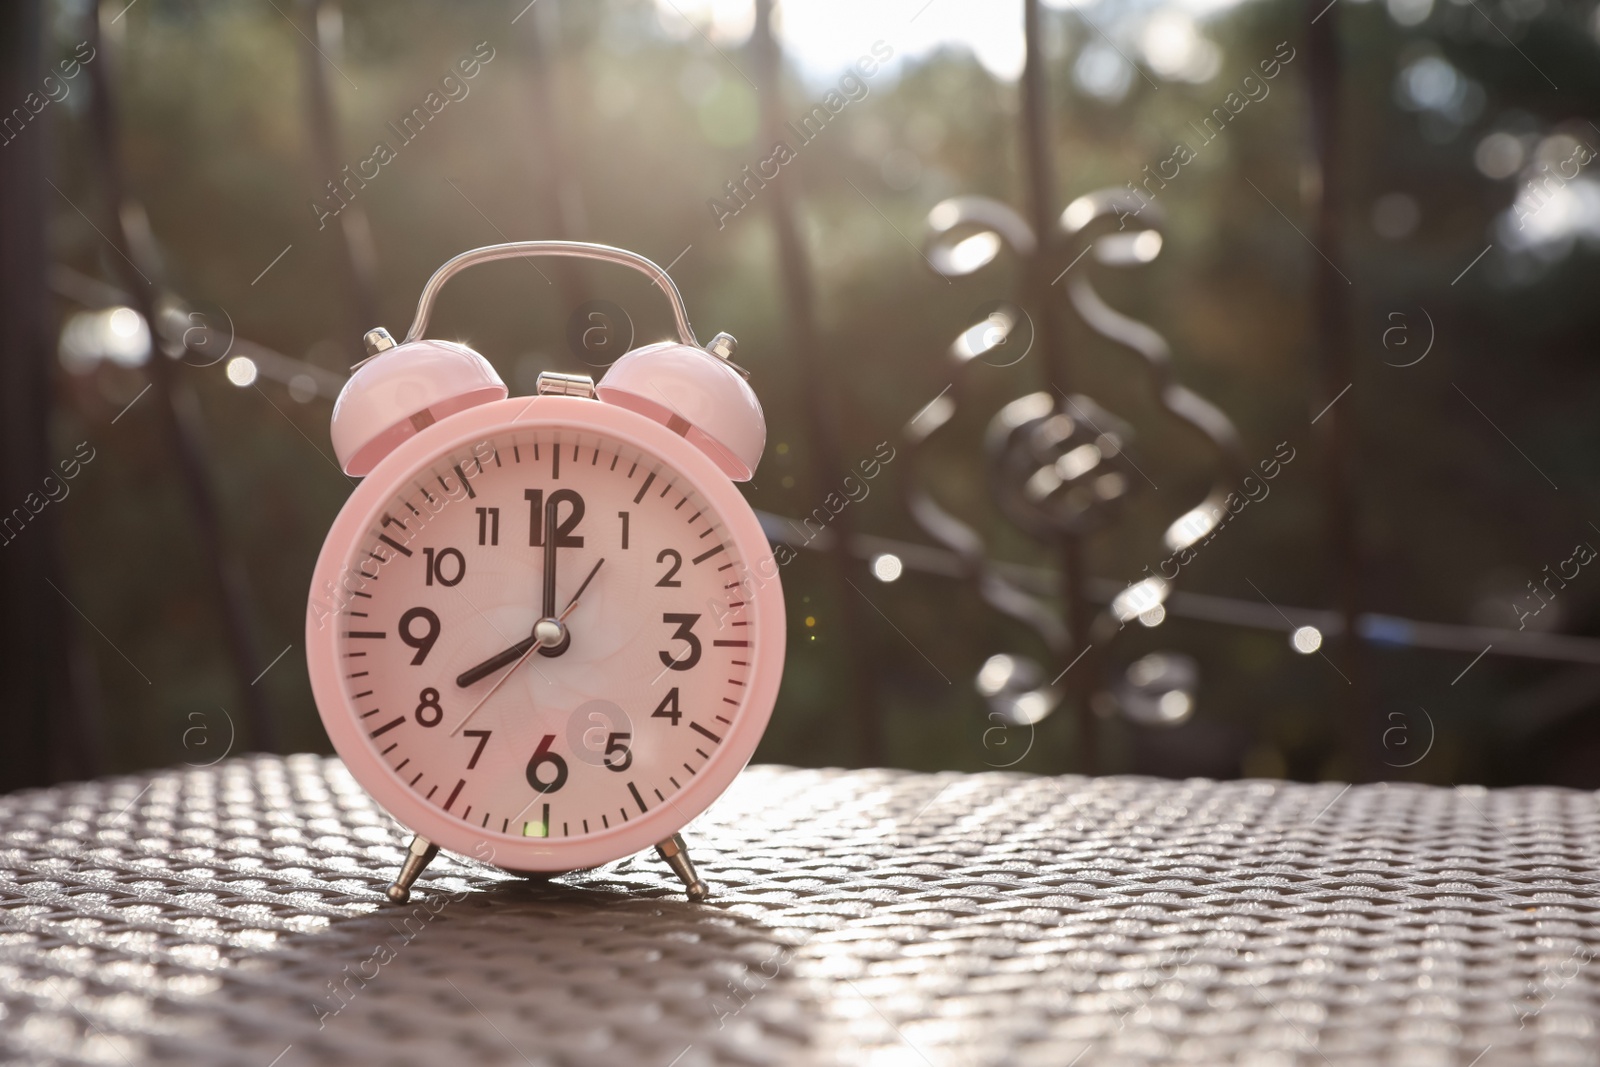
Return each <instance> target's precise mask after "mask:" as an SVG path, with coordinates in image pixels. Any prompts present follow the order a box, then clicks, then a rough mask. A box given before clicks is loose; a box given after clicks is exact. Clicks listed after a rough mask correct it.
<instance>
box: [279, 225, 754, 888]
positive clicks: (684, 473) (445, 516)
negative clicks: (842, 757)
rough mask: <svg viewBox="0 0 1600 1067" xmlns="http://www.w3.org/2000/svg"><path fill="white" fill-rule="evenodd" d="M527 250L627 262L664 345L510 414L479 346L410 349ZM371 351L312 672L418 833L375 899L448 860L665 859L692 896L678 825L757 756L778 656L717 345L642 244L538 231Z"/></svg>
mask: <svg viewBox="0 0 1600 1067" xmlns="http://www.w3.org/2000/svg"><path fill="white" fill-rule="evenodd" d="M534 255H561V256H576V257H581V258H589V259H600V260H605V261H609V262H613V263H621V264H625V265H627V266H631V267H634V268H636V269H638V270H640V271H643V272H644V273H645V274H647V275H649V276H650V277H651V279H652V280H653V281H654V282H655V283H656V284H657V285H658V286H659V287H660V288H661V290H662V291H663V292H664V293H666V295H667V297H668V299H669V300H670V301H671V303H672V308H673V312H674V315H675V318H676V321H677V330H678V334H679V341H678V342H661V343H658V344H652V345H646V346H645V347H643V348H638V349H635V350H633V351H631V352H629V353H627V354H626V355H624V356H622V357H621V358H620V359H618V360H617V361H616V362H615V363H614V364H612V365H611V367H610V368H609V369H608V370H607V371H606V373H605V375H604V376H603V377H602V378H601V380H600V382H599V384H598V385H596V384H595V383H594V382H593V381H592V380H591V379H590V378H588V377H586V376H580V375H568V374H551V373H546V374H541V375H540V376H539V379H538V389H537V395H535V396H531V397H516V398H509V399H508V398H507V390H506V387H505V385H504V384H503V383H502V382H501V380H500V378H499V376H498V375H496V373H495V371H494V368H493V367H491V366H490V365H489V362H488V361H487V360H486V359H484V358H483V357H482V356H481V355H479V354H478V353H477V352H474V351H473V350H472V349H470V348H468V347H466V346H465V345H461V344H456V343H452V342H448V341H436V340H427V339H424V338H423V336H422V335H423V332H424V330H425V329H426V328H427V323H428V317H429V313H430V311H431V309H432V306H433V302H434V300H435V298H436V297H437V295H438V292H439V290H440V288H441V287H442V286H443V285H444V283H445V282H446V281H447V280H448V279H449V278H450V277H451V276H452V275H454V274H455V273H457V272H458V271H460V270H462V269H463V268H465V267H468V266H471V265H473V264H476V263H483V262H487V261H490V260H495V259H504V258H508V257H513V256H534ZM366 342H367V349H368V352H369V353H370V355H369V357H368V358H367V359H366V360H364V361H363V362H361V363H360V364H358V365H357V368H356V370H355V372H354V373H353V374H352V376H351V378H350V380H349V381H348V382H347V383H346V384H345V387H344V389H343V391H342V392H341V393H340V395H339V399H338V402H337V403H336V404H335V405H334V409H333V425H332V434H333V444H334V449H335V451H336V452H337V454H338V457H339V463H340V465H341V466H342V467H343V469H344V471H345V472H346V473H347V474H350V475H355V476H360V477H362V478H363V481H362V482H361V484H360V485H359V486H358V487H357V488H356V490H355V492H354V493H352V494H351V496H350V499H349V500H348V501H347V502H346V503H345V505H344V507H343V508H342V509H341V510H340V512H339V516H338V518H337V519H336V520H335V521H334V523H333V528H332V529H331V530H330V531H329V532H328V538H327V540H326V541H325V542H324V543H323V546H322V552H321V554H320V555H319V556H318V558H317V566H316V571H315V574H314V576H313V578H312V583H311V594H310V598H309V605H308V614H307V619H306V659H307V663H308V665H309V667H310V673H311V688H312V692H313V694H314V695H315V697H316V702H317V708H318V710H319V711H320V713H321V715H322V722H323V725H324V726H325V727H326V728H327V731H328V736H329V737H330V738H331V739H332V741H333V745H334V748H335V749H337V750H338V752H339V755H340V756H341V757H342V758H343V760H344V762H345V765H346V766H347V767H348V768H349V769H350V773H351V774H352V775H354V776H355V778H356V780H357V781H358V782H360V783H361V784H362V786H363V787H365V788H366V790H367V791H368V792H369V793H371V794H372V796H373V798H374V799H375V800H377V801H378V803H379V804H381V805H382V806H383V807H384V808H385V809H386V810H387V811H388V812H389V814H390V815H392V816H393V817H394V818H395V819H397V820H398V821H399V822H400V823H402V824H403V825H404V826H406V827H407V828H409V829H410V830H412V831H413V832H414V833H415V835H416V836H415V837H414V838H413V840H412V842H411V845H410V848H409V851H408V853H407V856H406V860H405V863H404V864H403V866H402V867H401V870H400V873H399V875H398V877H397V878H396V879H395V881H394V883H393V884H392V885H391V886H390V887H389V889H388V896H389V898H390V899H391V900H393V901H395V902H397V903H404V902H405V901H406V900H407V899H408V898H409V895H410V889H411V886H412V884H413V883H414V882H415V881H416V879H417V877H418V876H419V875H420V874H421V873H422V871H423V869H424V868H425V867H426V866H427V864H428V862H429V861H430V860H432V858H433V857H434V855H436V854H437V852H438V850H439V849H440V848H441V847H442V848H447V849H450V850H451V851H453V852H457V853H461V854H464V855H468V856H472V857H475V858H477V859H480V860H483V861H485V862H489V863H493V864H495V865H497V866H499V867H502V868H505V869H508V870H512V871H519V872H530V873H532V872H549V873H553V872H563V871H573V870H578V869H582V868H588V867H595V866H598V865H600V864H603V863H607V862H609V861H611V860H615V859H619V858H621V857H624V856H628V855H631V854H632V853H634V852H637V851H639V850H641V849H643V848H645V847H647V846H651V845H653V846H655V847H656V850H657V851H658V853H659V854H660V855H661V857H662V858H663V859H664V860H666V862H667V863H668V865H669V866H670V867H671V868H672V869H673V871H674V872H675V873H676V874H677V875H678V876H679V877H680V878H682V880H683V881H684V883H685V884H686V885H687V887H688V891H689V896H690V897H691V899H696V900H700V899H704V898H705V897H706V895H707V889H706V886H705V883H704V882H703V881H702V880H701V879H700V877H699V875H698V874H697V872H696V870H695V868H694V865H693V864H692V863H691V862H690V860H689V856H688V853H687V851H686V850H685V847H684V843H683V839H682V837H681V836H679V833H678V831H679V830H680V829H682V828H683V827H684V825H685V824H687V823H688V822H689V821H690V820H692V819H693V818H694V817H695V816H697V815H699V814H700V813H701V812H702V811H704V810H705V809H706V807H707V806H708V805H710V804H711V802H712V801H713V800H715V799H716V798H717V797H718V796H720V795H721V794H722V792H723V791H724V790H725V789H727V787H728V785H729V784H730V783H731V782H732V781H733V779H734V777H735V776H736V775H737V774H738V773H739V772H740V771H741V770H742V769H743V768H744V766H745V764H746V763H747V762H748V761H749V759H750V757H751V754H752V753H754V751H755V748H756V744H757V743H758V742H759V741H760V740H761V736H762V733H763V732H764V731H765V729H766V725H767V720H768V717H769V716H770V715H771V712H772V706H773V702H774V701H775V699H776V697H777V693H778V685H779V681H780V679H781V677H782V674H783V659H784V608H783V590H782V587H781V585H780V584H779V581H778V565H777V563H776V561H775V560H774V559H773V555H772V550H771V547H770V546H769V544H768V542H767V539H766V537H765V535H764V534H763V533H762V530H761V526H760V523H759V522H758V521H757V519H756V516H755V513H754V512H753V511H752V510H751V508H750V506H749V505H748V504H747V503H746V502H745V499H744V497H743V496H742V495H741V494H740V492H739V490H738V489H737V487H736V486H735V485H734V482H736V481H744V480H747V479H749V478H750V476H751V474H752V473H753V472H754V470H755V467H756V464H757V463H758V462H759V460H760V457H761V452H762V449H763V447H764V446H765V442H766V423H765V420H764V418H763V416H762V413H761V405H760V403H759V402H758V401H757V400H756V396H755V393H754V392H752V391H751V389H750V386H749V385H748V383H747V382H746V381H745V377H746V376H745V374H744V372H743V371H742V370H741V369H740V368H738V367H737V366H736V365H734V364H733V363H732V362H731V356H732V354H733V348H734V341H733V338H732V337H730V336H728V335H727V334H718V335H717V337H716V338H714V339H713V340H712V341H711V343H710V344H709V345H706V346H702V345H701V344H700V343H699V342H698V341H697V340H696V339H695V335H694V331H693V330H692V328H691V327H690V325H689V321H688V316H687V314H686V312H685V309H684V306H683V298H682V297H681V296H680V295H679V293H678V289H677V286H676V285H674V284H673V282H672V280H671V278H669V277H668V276H667V274H666V272H665V271H663V270H662V269H661V268H660V267H658V266H656V264H654V263H653V262H651V261H650V260H648V259H645V258H644V257H643V256H639V255H635V254H634V253H632V252H627V251H624V250H622V249H618V248H611V247H608V246H605V245H594V244H586V243H579V242H568V241H527V242H515V243H511V244H503V245H493V246H490V247H487V248H479V249H475V250H473V251H470V252H466V253H463V254H462V255H459V256H457V257H455V258H454V259H452V260H450V261H449V262H448V263H446V264H445V265H444V266H443V267H441V268H440V269H439V270H438V271H437V272H436V273H435V274H434V276H433V277H432V278H431V279H429V281H428V284H427V286H426V287H425V288H424V289H423V292H422V296H421V299H420V300H419V302H418V305H417V313H416V318H415V320H414V321H413V322H412V324H411V329H410V331H409V332H408V333H407V335H406V339H405V341H404V342H403V343H401V344H399V345H396V344H395V342H394V340H393V339H392V338H391V337H390V336H389V334H388V333H387V332H386V331H384V330H381V329H379V330H373V331H371V332H370V333H368V334H367V337H366Z"/></svg>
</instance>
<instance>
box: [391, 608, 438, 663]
mask: <svg viewBox="0 0 1600 1067" xmlns="http://www.w3.org/2000/svg"><path fill="white" fill-rule="evenodd" d="M418 621H421V622H422V624H423V631H422V633H420V634H418V633H413V632H412V631H413V629H415V623H417V622H418ZM400 640H402V641H404V642H405V643H406V644H407V645H410V646H411V647H412V648H414V649H416V650H417V654H416V655H415V656H412V657H411V665H412V666H413V667H415V666H418V665H419V664H421V663H422V661H423V660H425V659H427V658H428V653H429V652H431V651H432V650H433V643H434V642H435V641H437V640H439V616H437V615H435V614H434V613H433V612H431V611H429V610H428V609H427V608H412V609H411V610H410V611H408V612H406V613H405V614H404V615H402V616H400Z"/></svg>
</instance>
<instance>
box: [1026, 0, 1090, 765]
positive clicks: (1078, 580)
mask: <svg viewBox="0 0 1600 1067" xmlns="http://www.w3.org/2000/svg"><path fill="white" fill-rule="evenodd" d="M1042 17H1043V15H1042V12H1041V11H1040V6H1039V0H1024V2H1023V6H1022V33H1023V38H1024V41H1025V54H1024V66H1023V69H1022V129H1021V131H1020V132H1021V134H1022V150H1023V173H1024V177H1025V180H1026V184H1027V189H1026V193H1027V208H1028V223H1029V225H1031V226H1032V227H1033V232H1034V233H1035V234H1037V235H1038V239H1039V244H1038V248H1037V250H1036V251H1035V252H1034V254H1033V256H1031V257H1030V258H1028V259H1027V260H1026V261H1025V272H1026V276H1025V281H1024V286H1025V291H1026V292H1027V294H1028V305H1029V306H1030V307H1032V308H1034V309H1035V314H1036V315H1037V316H1038V343H1039V348H1040V350H1041V351H1042V352H1043V353H1044V357H1045V361H1046V367H1047V371H1048V373H1049V375H1050V384H1051V385H1052V386H1053V387H1054V388H1052V389H1051V392H1052V393H1053V394H1054V395H1055V396H1056V397H1057V406H1058V407H1062V406H1064V403H1065V402H1064V401H1063V400H1061V398H1060V394H1061V393H1063V392H1067V393H1070V392H1071V391H1072V361H1071V355H1070V353H1069V352H1068V350H1067V343H1066V334H1065V330H1064V329H1063V324H1062V321H1061V315H1060V312H1059V310H1058V305H1057V303H1056V299H1055V298H1056V297H1057V296H1058V295H1059V294H1055V293H1052V292H1051V287H1050V277H1049V274H1050V269H1051V265H1052V264H1053V263H1054V262H1055V261H1056V259H1057V258H1058V256H1057V254H1056V253H1057V251H1058V250H1059V248H1060V239H1059V238H1058V236H1057V235H1058V234H1059V233H1060V227H1059V225H1058V224H1057V221H1056V216H1057V214H1058V211H1057V209H1056V206H1055V205H1056V193H1055V182H1056V176H1055V159H1054V152H1055V139H1054V137H1052V136H1051V128H1050V101H1049V91H1050V88H1049V79H1048V77H1047V72H1046V70H1045V63H1046V60H1045V55H1044V31H1043V26H1042V24H1041V21H1042ZM1057 558H1058V559H1059V560H1060V566H1061V601H1062V606H1063V611H1064V614H1065V616H1066V621H1067V629H1068V631H1069V632H1070V633H1071V635H1072V642H1073V646H1074V647H1075V648H1080V649H1081V648H1083V647H1084V644H1085V642H1087V641H1088V639H1089V627H1090V624H1091V623H1092V621H1093V618H1094V612H1093V609H1092V608H1091V607H1090V605H1089V601H1088V598H1087V597H1086V596H1085V588H1086V585H1087V582H1088V580H1089V572H1088V565H1087V563H1086V561H1085V560H1084V554H1083V542H1082V540H1081V539H1080V538H1077V537H1073V536H1069V535H1062V537H1061V538H1060V540H1059V543H1058V547H1057ZM1073 655H1076V653H1073ZM1094 660H1095V657H1094V656H1093V654H1090V655H1088V656H1086V657H1085V661H1084V663H1083V664H1082V667H1083V668H1084V669H1081V670H1078V671H1074V672H1071V674H1070V675H1069V677H1068V684H1069V685H1070V686H1071V689H1072V693H1073V697H1074V699H1073V704H1074V708H1073V711H1074V714H1075V715H1076V716H1077V719H1076V721H1077V726H1078V749H1079V753H1080V757H1079V758H1080V766H1081V767H1082V768H1083V770H1084V771H1085V772H1086V773H1089V774H1093V773H1095V771H1096V770H1097V769H1098V767H1099V762H1100V761H1099V737H1098V736H1097V735H1098V731H1097V730H1096V723H1095V720H1094V712H1093V711H1092V710H1091V709H1090V707H1089V699H1088V698H1089V694H1090V693H1092V692H1094V689H1095V684H1094V683H1095V676H1096V674H1097V673H1098V671H1097V669H1096V668H1097V667H1098V664H1097V663H1095V662H1094Z"/></svg>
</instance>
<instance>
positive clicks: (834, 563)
mask: <svg viewBox="0 0 1600 1067" xmlns="http://www.w3.org/2000/svg"><path fill="white" fill-rule="evenodd" d="M751 44H752V48H753V51H754V53H755V60H756V81H757V85H758V87H759V88H758V93H759V95H760V97H761V125H762V130H763V132H764V139H765V140H766V141H767V143H768V144H771V143H773V142H774V141H780V140H784V139H785V134H784V130H783V124H784V114H783V77H782V75H783V57H782V55H781V54H780V53H779V51H778V43H777V39H776V38H775V37H774V36H773V32H772V0H756V24H755V32H754V33H753V34H752V35H751ZM794 180H795V177H794V175H787V176H785V178H783V179H780V180H778V181H775V182H772V183H770V184H769V185H768V187H767V188H766V189H765V190H764V194H763V195H765V196H766V198H767V200H768V202H769V203H770V204H771V206H772V226H773V229H774V230H775V231H776V235H777V240H778V269H779V274H780V276H781V279H782V285H783V299H784V304H785V308H786V312H787V314H786V317H787V319H788V322H789V337H790V338H791V341H792V351H793V353H794V356H795V361H796V362H797V363H799V364H802V365H805V366H804V369H803V371H802V373H801V380H802V382H803V390H804V396H803V399H804V402H805V417H806V436H807V438H808V443H809V445H810V448H809V449H808V451H809V453H810V460H811V462H810V468H811V470H810V481H811V492H812V493H813V494H814V495H816V496H817V498H818V499H820V498H821V496H822V495H823V494H825V493H827V492H829V491H830V490H831V489H832V488H833V487H835V486H838V485H839V484H840V480H841V479H842V478H843V476H844V474H845V472H846V468H845V464H844V460H843V458H842V457H841V456H840V454H839V428H838V419H837V417H836V412H835V408H834V405H835V403H836V402H837V399H838V397H839V395H840V394H841V392H842V390H841V388H840V382H841V381H842V380H843V376H842V375H840V374H838V373H837V372H836V371H835V369H834V368H833V367H832V366H830V360H829V358H828V354H827V353H828V349H827V348H826V347H825V346H824V345H823V343H822V341H821V340H820V339H819V337H818V332H817V326H816V291H815V289H814V288H813V287H812V283H811V265H810V257H809V256H808V254H807V252H806V247H805V242H804V240H803V239H802V238H801V236H800V227H799V225H798V223H797V222H796V220H795V208H794V198H793V194H792V192H791V187H792V185H793V183H794ZM854 525H855V524H854V522H853V521H852V518H851V512H850V511H849V509H845V510H844V511H842V512H841V513H840V514H839V515H838V516H836V517H835V518H834V521H833V523H832V528H833V535H834V536H833V548H832V551H831V552H830V554H829V558H828V565H827V572H828V574H827V576H828V587H829V592H830V594H831V599H832V600H833V604H834V610H835V611H837V612H838V613H839V646H840V648H839V654H840V656H841V657H843V659H844V667H845V670H844V688H845V693H844V696H843V699H842V700H840V701H839V703H838V714H840V715H842V716H843V717H844V718H846V719H847V720H853V721H854V722H855V724H856V729H857V735H856V743H857V755H858V758H859V760H860V762H861V763H862V764H863V765H865V766H875V765H878V764H881V763H882V762H883V760H884V757H885V755H886V745H885V740H884V729H883V713H882V708H881V707H880V706H879V704H878V701H877V699H876V686H875V684H874V678H873V675H872V671H871V669H870V668H869V666H868V663H867V658H866V656H867V650H868V648H869V638H868V637H867V633H866V630H865V628H864V627H863V626H862V625H861V613H860V611H859V609H858V605H857V603H856V601H857V599H858V598H859V597H860V596H861V594H860V593H858V592H857V591H856V590H854V589H852V588H851V587H850V579H849V574H850V570H851V569H852V568H853V567H854V566H855V564H854V561H853V560H852V558H851V555H850V544H851V542H852V540H853V539H854Z"/></svg>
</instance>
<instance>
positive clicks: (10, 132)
mask: <svg viewBox="0 0 1600 1067" xmlns="http://www.w3.org/2000/svg"><path fill="white" fill-rule="evenodd" d="M43 45H44V23H43V12H42V5H41V4H40V3H39V0H16V2H14V3H10V4H5V5H0V99H4V100H7V101H15V102H17V103H19V104H20V103H21V101H22V100H23V98H24V97H26V96H28V94H30V93H34V92H37V91H38V87H39V82H40V79H41V78H42V77H44V73H45V72H44V67H43V61H42V56H41V49H42V48H43ZM49 116H50V113H49V112H46V113H44V114H43V115H41V117H40V118H39V119H36V120H33V121H31V122H30V123H29V124H28V125H25V126H23V127H21V128H20V129H14V128H11V127H8V128H7V129H5V130H3V131H0V140H3V141H4V143H3V144H0V298H3V306H0V689H3V691H4V692H5V694H6V735H7V738H6V743H5V744H4V745H0V792H9V791H10V790H13V789H19V788H22V787H25V786H39V785H47V784H49V783H50V782H51V781H52V780H60V779H63V778H77V777H83V776H86V775H90V774H94V773H97V772H99V771H100V770H102V769H103V768H102V765H101V762H100V757H101V751H100V749H101V746H100V744H99V724H98V723H97V722H94V721H92V720H88V719H85V718H82V717H80V716H81V714H82V712H83V711H84V704H83V702H81V701H80V700H78V699H75V697H76V696H77V695H78V694H75V693H74V692H73V691H72V687H71V667H70V663H71V660H72V659H73V658H75V657H74V655H73V653H74V652H76V651H78V650H76V649H74V648H73V644H74V642H75V641H76V640H77V631H76V628H75V627H73V626H69V625H68V619H67V613H68V611H69V610H70V609H69V608H68V606H67V604H65V603H64V602H63V600H62V596H63V595H65V590H66V581H65V579H64V578H63V577H62V566H61V558H60V544H61V538H60V535H59V523H58V522H57V518H58V516H59V514H60V511H59V509H60V507H61V504H59V503H54V502H51V503H45V504H44V505H43V506H42V507H41V508H40V510H39V511H38V512H37V513H35V512H34V511H33V508H32V507H30V506H29V503H30V501H33V502H38V501H41V500H44V499H46V497H47V487H46V484H45V481H44V479H45V477H46V476H47V475H57V476H59V472H58V471H57V470H56V469H55V459H56V457H55V456H54V455H53V454H52V443H51V440H50V423H51V418H50V415H51V412H52V411H53V409H54V407H55V403H54V399H55V398H54V395H53V390H52V389H51V374H50V364H51V362H52V358H51V357H52V356H53V354H54V351H53V350H54V345H53V344H52V337H51V321H50V309H51V302H50V294H49V291H48V290H47V289H46V282H45V279H46V272H45V269H44V265H45V263H46V261H47V258H48V250H47V249H48V243H47V241H46V237H45V225H46V220H47V218H48V217H49V212H48V211H47V210H46V206H47V203H48V202H47V201H46V199H45V197H46V196H47V195H50V194H48V193H47V192H46V186H45V160H46V157H47V154H48V146H49V139H48V137H47V134H48V133H49V130H48V129H47V128H45V126H46V123H48V122H49ZM50 583H54V584H55V585H56V586H57V587H59V589H60V590H61V592H57V591H56V590H53V589H51V588H50ZM74 746H75V747H74Z"/></svg>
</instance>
